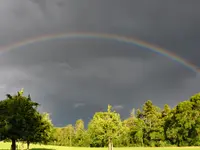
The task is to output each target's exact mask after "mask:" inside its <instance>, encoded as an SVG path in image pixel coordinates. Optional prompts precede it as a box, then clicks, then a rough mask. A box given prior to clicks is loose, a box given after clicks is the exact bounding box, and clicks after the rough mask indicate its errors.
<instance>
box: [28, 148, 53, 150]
mask: <svg viewBox="0 0 200 150" xmlns="http://www.w3.org/2000/svg"><path fill="white" fill-rule="evenodd" d="M30 150H56V149H53V148H31V149H30Z"/></svg>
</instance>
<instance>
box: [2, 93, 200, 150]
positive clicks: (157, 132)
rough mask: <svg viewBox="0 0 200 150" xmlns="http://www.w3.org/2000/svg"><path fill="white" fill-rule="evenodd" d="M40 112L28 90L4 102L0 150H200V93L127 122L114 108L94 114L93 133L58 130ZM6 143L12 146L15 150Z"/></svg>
mask: <svg viewBox="0 0 200 150" xmlns="http://www.w3.org/2000/svg"><path fill="white" fill-rule="evenodd" d="M38 107H39V104H38V103H36V102H34V101H32V99H31V97H30V95H28V96H24V94H23V90H21V91H19V92H17V94H15V95H10V94H7V97H6V99H5V100H2V101H0V140H1V141H3V142H1V143H0V149H4V147H5V149H9V148H11V149H12V150H16V149H17V146H19V145H20V144H16V143H19V142H21V143H26V147H27V149H29V148H33V149H34V148H36V147H37V148H38V149H39V148H44V146H45V145H51V146H45V147H46V149H50V147H51V149H56V150H59V149H60V150H61V149H72V147H73V149H77V147H109V149H110V150H112V149H113V146H114V147H118V148H115V149H129V148H131V147H135V148H134V149H135V150H143V149H145V148H144V147H154V148H153V149H155V147H162V148H156V149H158V150H159V149H163V150H164V149H166V150H168V149H174V147H182V148H181V149H183V147H189V146H190V147H191V146H200V93H197V94H195V95H194V96H192V97H191V98H190V99H188V100H185V101H182V102H180V103H179V104H177V106H175V107H174V108H170V107H169V105H167V104H165V105H164V107H163V108H159V107H158V106H155V105H154V104H153V103H152V101H150V100H148V101H146V102H145V103H144V105H143V106H142V108H141V109H138V110H137V111H136V112H135V111H134V109H133V111H132V112H131V113H130V116H129V117H128V118H127V119H125V120H122V119H121V117H120V114H119V113H117V112H116V111H115V110H113V109H112V106H111V105H108V109H107V111H105V112H96V113H95V114H94V116H93V118H92V119H91V120H90V122H89V123H88V126H87V128H85V126H84V121H83V120H81V119H79V120H77V121H76V124H75V125H74V126H73V125H71V124H69V125H66V126H65V127H60V128H58V127H54V126H53V124H52V122H51V119H50V117H49V115H48V114H47V113H39V111H38V110H37V109H38ZM5 142H10V143H11V144H10V146H9V148H8V143H5ZM34 144H42V145H43V147H41V146H42V145H41V146H39V145H34ZM35 146H36V147H35ZM120 147H122V148H120ZM124 147H127V148H124ZM128 147H129V148H128ZM138 147H140V148H138ZM142 147H143V148H142ZM164 147H170V148H164ZM81 149H82V150H83V149H86V148H81ZM90 149H91V148H90ZM102 149H104V148H102ZM148 149H149V148H148ZM184 149H188V148H184ZM190 149H191V148H190ZM35 150H36V149H35Z"/></svg>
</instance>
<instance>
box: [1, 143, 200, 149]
mask: <svg viewBox="0 0 200 150" xmlns="http://www.w3.org/2000/svg"><path fill="white" fill-rule="evenodd" d="M10 145H11V143H4V142H0V150H10ZM17 145H18V147H19V149H20V146H21V143H17ZM24 149H26V145H24ZM30 149H31V150H108V148H81V147H64V146H51V145H35V144H31V145H30ZM172 149H173V150H191V149H192V150H200V147H165V148H163V147H156V148H155V147H154V148H141V147H122V148H114V150H172ZM20 150H21V149H20Z"/></svg>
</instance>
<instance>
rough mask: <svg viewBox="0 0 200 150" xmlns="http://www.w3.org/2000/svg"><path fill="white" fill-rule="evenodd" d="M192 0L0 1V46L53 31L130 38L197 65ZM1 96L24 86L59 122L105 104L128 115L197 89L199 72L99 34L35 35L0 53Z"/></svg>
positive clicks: (198, 37) (197, 14) (195, 0)
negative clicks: (59, 37) (81, 36)
mask: <svg viewBox="0 0 200 150" xmlns="http://www.w3.org/2000/svg"><path fill="white" fill-rule="evenodd" d="M199 6H200V1H199V0H192V1H190V0H181V2H180V1H179V0H166V1H164V0H163V1H161V0H150V1H147V0H123V1H122V0H1V1H0V46H6V45H12V44H13V43H15V42H18V41H23V40H25V39H27V38H33V37H37V36H42V35H45V34H54V33H69V32H98V33H112V34H118V35H122V36H128V37H135V38H139V39H141V40H143V41H146V42H149V43H151V44H155V45H158V46H160V47H162V48H165V49H169V51H172V52H174V53H176V54H177V55H179V56H181V57H183V58H184V59H186V60H187V61H190V62H192V63H193V64H195V65H197V66H200V59H199V53H200V52H199V43H200V28H199V27H200V20H199V18H200V9H199ZM0 70H1V74H0V89H1V90H0V98H1V99H3V98H5V94H6V93H14V92H16V91H17V90H20V89H21V88H22V87H23V88H25V93H26V94H27V93H30V94H31V95H32V98H33V100H35V101H37V102H39V103H40V104H41V108H40V110H41V111H46V112H49V113H51V117H52V120H53V123H54V124H55V125H57V126H63V125H66V124H68V123H74V122H75V120H77V119H79V118H82V119H84V120H85V121H86V122H87V121H88V120H89V119H90V118H91V117H92V115H93V113H94V112H95V111H100V110H103V109H106V107H107V104H108V103H109V104H112V105H113V106H114V107H115V108H116V109H117V110H118V111H119V112H120V113H121V115H122V117H127V116H128V115H129V113H130V110H131V109H132V108H133V107H134V108H138V107H140V106H141V105H142V104H143V103H144V102H145V101H146V100H148V99H150V100H152V101H153V103H154V104H156V105H158V106H163V104H165V103H168V104H170V105H171V106H174V105H176V104H177V103H178V102H180V101H183V100H186V99H188V98H189V97H190V96H191V95H193V94H195V93H197V92H199V91H200V77H199V75H198V74H196V73H194V72H192V71H191V70H189V69H188V68H186V67H185V66H183V65H180V64H179V63H177V62H174V61H172V60H171V59H169V58H166V57H163V56H159V55H158V54H156V53H153V52H150V51H147V50H145V49H144V48H139V47H137V46H135V45H130V44H125V43H119V42H116V41H107V40H102V39H62V40H51V41H46V42H38V43H35V44H32V45H27V46H24V47H19V48H15V49H13V50H12V51H7V52H5V51H4V52H2V51H1V52H0Z"/></svg>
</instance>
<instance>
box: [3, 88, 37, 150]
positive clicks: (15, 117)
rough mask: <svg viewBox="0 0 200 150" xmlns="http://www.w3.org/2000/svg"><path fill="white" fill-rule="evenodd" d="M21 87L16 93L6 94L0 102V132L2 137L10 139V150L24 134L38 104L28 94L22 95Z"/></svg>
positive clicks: (14, 149) (14, 147)
mask: <svg viewBox="0 0 200 150" xmlns="http://www.w3.org/2000/svg"><path fill="white" fill-rule="evenodd" d="M23 92H24V91H23V89H22V90H21V91H19V92H18V93H17V94H16V95H13V96H12V95H10V94H7V99H5V100H3V101H2V102H1V103H0V110H1V112H3V113H2V114H1V115H0V116H1V117H0V118H1V120H2V123H1V129H2V130H3V132H1V134H2V135H3V137H4V138H8V139H11V141H12V145H11V148H12V150H16V141H17V140H20V139H22V138H23V137H24V136H26V127H27V124H28V120H29V119H30V118H31V117H32V116H34V115H35V113H36V112H37V111H36V108H37V106H38V105H39V104H38V103H36V102H33V101H32V100H31V99H30V96H28V97H26V96H23Z"/></svg>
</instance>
